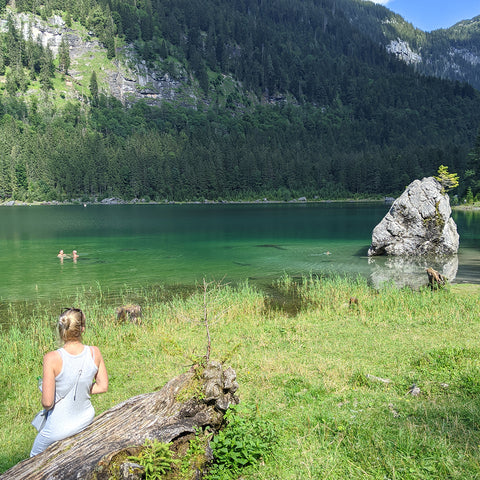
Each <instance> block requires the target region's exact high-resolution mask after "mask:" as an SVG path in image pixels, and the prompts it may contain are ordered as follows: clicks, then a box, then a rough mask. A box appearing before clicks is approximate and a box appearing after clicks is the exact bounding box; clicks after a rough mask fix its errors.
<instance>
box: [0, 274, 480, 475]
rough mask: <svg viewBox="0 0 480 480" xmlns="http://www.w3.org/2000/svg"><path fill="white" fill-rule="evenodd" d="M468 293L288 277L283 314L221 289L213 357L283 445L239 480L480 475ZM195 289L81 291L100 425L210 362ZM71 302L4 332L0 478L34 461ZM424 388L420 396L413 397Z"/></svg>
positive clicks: (213, 318) (215, 292)
mask: <svg viewBox="0 0 480 480" xmlns="http://www.w3.org/2000/svg"><path fill="white" fill-rule="evenodd" d="M466 288H467V289H469V290H468V291H467V292H466V293H465V292H463V289H464V287H460V286H453V287H449V288H447V289H445V290H442V291H437V292H432V291H430V290H423V291H419V292H414V291H411V290H408V289H402V290H396V289H393V288H385V289H383V290H381V291H376V290H373V289H371V288H370V287H369V286H368V285H367V284H366V282H365V281H364V280H361V279H344V278H339V277H336V278H330V279H321V278H314V277H311V278H304V279H292V278H289V277H285V278H282V279H280V280H279V281H278V283H276V284H275V285H273V286H272V292H274V295H273V293H272V297H273V296H274V297H275V300H274V301H272V299H271V298H267V294H265V293H262V292H260V291H258V290H256V289H255V288H253V287H251V286H250V285H248V284H245V285H242V286H240V287H237V288H233V287H230V286H225V287H222V288H213V289H212V290H211V292H210V294H209V307H208V314H209V327H210V333H211V338H212V353H211V358H214V359H218V360H222V361H225V363H226V364H228V365H231V366H232V367H233V368H234V369H235V371H236V372H237V380H238V382H239V384H240V389H239V392H238V393H239V396H240V399H241V402H242V403H244V404H246V405H253V406H255V407H256V410H257V412H258V415H259V416H260V418H262V419H263V420H265V421H268V422H270V423H271V424H272V425H273V426H274V427H275V431H276V432H277V435H278V438H277V441H276V443H275V448H274V452H273V456H271V457H268V458H266V459H265V461H264V462H261V463H259V464H257V465H256V466H253V467H249V468H248V469H247V470H246V472H244V473H243V474H242V478H243V479H245V480H246V479H265V480H267V479H268V480H273V479H278V480H280V479H281V480H288V479H292V480H293V479H346V478H349V479H350V478H353V479H392V480H393V479H402V480H404V479H412V480H413V479H446V478H449V479H475V478H480V464H479V463H480V454H479V446H480V321H479V312H480V297H479V290H478V289H474V288H471V287H466ZM200 290H201V289H199V290H198V292H196V293H195V292H194V293H190V294H188V295H183V296H180V295H178V296H173V297H171V296H170V297H168V295H166V292H165V291H162V290H161V289H160V290H159V291H132V290H125V291H124V292H123V294H122V295H121V296H120V298H117V299H116V300H115V301H113V302H112V300H111V298H110V297H109V295H108V294H107V293H106V292H104V291H102V289H101V288H99V289H98V291H96V292H89V291H83V292H79V293H78V294H77V297H76V301H75V302H74V303H75V305H76V306H79V307H81V308H83V309H84V311H85V313H86V315H87V332H86V338H85V341H86V343H90V344H95V345H98V346H99V347H100V349H101V350H102V353H103V355H104V357H105V360H106V363H107V368H108V371H109V376H110V388H109V392H108V393H106V394H104V395H100V396H96V397H94V399H93V401H94V405H95V408H96V411H97V414H98V413H100V412H102V411H104V410H106V409H108V408H110V407H111V406H113V405H116V404H117V403H119V402H121V401H123V400H125V399H127V398H129V397H132V396H134V395H137V394H139V393H144V392H149V391H153V390H155V389H157V388H159V387H161V386H162V385H163V384H165V382H167V381H168V380H169V379H171V378H172V377H174V376H176V375H178V374H180V373H182V372H184V371H185V370H186V369H188V368H189V365H190V364H192V363H193V361H194V360H193V359H195V358H196V357H198V356H201V355H204V354H205V351H206V333H205V327H204V325H203V324H202V318H203V306H202V301H203V298H202V293H201V291H200ZM350 297H356V298H357V299H358V306H357V305H352V306H350V305H349V299H350ZM67 301H68V302H71V300H65V299H59V300H58V301H57V302H56V303H55V304H49V305H33V306H32V305H29V306H25V305H11V306H7V307H4V308H2V310H1V311H2V312H3V313H4V314H5V315H6V316H7V317H8V321H9V323H10V325H12V326H11V327H10V328H4V329H3V331H2V332H1V334H0V349H1V351H2V363H1V367H0V368H1V370H0V371H1V374H0V415H1V418H2V420H3V421H2V426H1V427H0V445H2V447H3V448H1V452H0V472H3V471H5V470H6V469H7V468H9V467H10V466H12V465H13V464H15V463H16V462H18V461H20V460H22V459H23V458H26V457H27V456H28V453H29V450H30V448H31V445H32V442H33V439H34V436H35V431H34V429H33V427H31V426H30V423H29V422H30V420H31V419H32V418H33V416H34V414H35V413H36V412H37V411H38V410H39V408H40V403H39V392H38V390H37V386H36V385H37V382H36V377H37V376H38V375H40V374H41V361H42V356H43V354H44V353H45V352H46V351H48V350H50V349H53V348H56V347H57V342H56V337H55V333H54V325H55V322H56V315H57V314H58V313H59V311H60V310H61V308H62V307H64V306H65V305H64V304H63V303H65V302H67ZM132 301H135V302H138V303H140V304H141V305H142V307H143V323H142V325H132V324H123V325H117V324H116V322H115V314H114V307H115V306H117V305H119V304H121V303H130V302H132ZM69 304H70V303H69ZM292 304H295V308H290V307H291V305H292ZM378 379H384V380H388V381H381V380H378ZM414 383H415V384H416V385H417V386H418V387H419V388H420V391H421V393H420V395H419V396H412V395H410V394H409V393H408V392H409V389H410V387H411V386H412V384H414Z"/></svg>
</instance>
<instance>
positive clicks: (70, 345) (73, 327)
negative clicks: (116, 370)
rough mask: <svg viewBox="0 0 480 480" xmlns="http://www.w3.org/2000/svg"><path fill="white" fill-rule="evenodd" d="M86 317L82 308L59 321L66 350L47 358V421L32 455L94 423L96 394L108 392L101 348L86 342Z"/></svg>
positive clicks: (44, 395)
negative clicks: (83, 338)
mask: <svg viewBox="0 0 480 480" xmlns="http://www.w3.org/2000/svg"><path fill="white" fill-rule="evenodd" d="M84 331H85V315H84V313H83V312H82V311H81V310H80V309H78V308H69V309H67V310H65V311H64V312H63V313H62V314H61V315H60V318H59V321H58V333H59V335H60V338H61V340H62V341H63V342H64V345H63V347H62V348H60V349H58V350H55V351H52V352H49V353H47V354H46V355H45V356H44V357H43V379H42V387H41V390H42V405H43V408H44V409H45V410H47V411H48V416H47V421H46V423H45V425H44V427H43V428H42V429H41V430H40V431H39V433H38V435H37V437H36V438H35V441H34V443H33V447H32V451H31V452H30V456H31V457H33V456H34V455H37V454H38V453H40V452H43V450H45V449H46V448H47V447H48V446H50V445H51V444H52V443H54V442H56V441H57V440H62V439H64V438H67V437H69V436H71V435H75V434H76V433H78V432H80V431H81V430H83V429H84V428H85V427H87V426H88V425H89V424H90V423H91V422H92V420H93V418H94V416H95V410H94V408H93V405H92V403H91V401H90V395H91V394H93V393H103V392H106V391H107V389H108V375H107V369H106V367H105V363H104V361H103V358H102V354H101V353H100V350H99V349H98V347H89V346H86V345H84V344H83V343H82V334H83V332H84Z"/></svg>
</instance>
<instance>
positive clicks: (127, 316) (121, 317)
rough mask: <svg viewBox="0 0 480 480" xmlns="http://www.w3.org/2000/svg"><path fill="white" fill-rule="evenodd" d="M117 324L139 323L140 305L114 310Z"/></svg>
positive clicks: (140, 315) (125, 306)
mask: <svg viewBox="0 0 480 480" xmlns="http://www.w3.org/2000/svg"><path fill="white" fill-rule="evenodd" d="M115 313H116V314H117V322H119V323H123V322H125V321H127V320H128V321H129V322H132V323H136V324H138V323H141V321H142V320H141V317H142V307H141V306H140V305H123V306H122V307H118V308H117V309H116V310H115Z"/></svg>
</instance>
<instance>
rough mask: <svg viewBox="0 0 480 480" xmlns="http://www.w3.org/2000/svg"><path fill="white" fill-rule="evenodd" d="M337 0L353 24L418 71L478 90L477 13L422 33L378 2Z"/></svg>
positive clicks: (479, 48) (479, 32)
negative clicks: (473, 16)
mask: <svg viewBox="0 0 480 480" xmlns="http://www.w3.org/2000/svg"><path fill="white" fill-rule="evenodd" d="M337 2H338V5H339V7H340V8H341V9H342V11H343V12H344V14H345V16H346V17H347V18H348V19H349V21H350V23H351V24H352V26H353V25H354V26H355V27H357V28H358V29H359V30H360V31H361V32H362V33H364V34H365V35H366V36H368V37H369V38H370V39H372V40H373V41H374V42H376V43H378V44H380V45H383V46H384V47H385V48H386V49H387V51H389V52H391V53H392V54H394V55H396V56H397V58H399V59H400V60H402V61H404V62H406V63H408V64H410V65H412V66H414V68H415V70H416V71H417V72H419V73H423V74H425V75H432V76H436V77H439V78H445V79H449V80H454V81H457V80H458V81H461V82H467V83H469V84H471V85H472V86H474V87H475V88H476V89H477V90H480V15H479V16H477V17H475V18H472V19H465V20H463V21H461V22H458V23H457V24H455V25H453V26H452V27H450V28H447V29H439V30H434V31H432V32H424V31H422V30H420V29H417V28H415V27H414V26H413V25H412V24H411V23H408V22H406V21H405V20H404V19H403V18H402V17H401V16H400V15H397V14H395V13H393V12H392V11H390V10H389V9H387V8H385V7H383V6H381V5H376V4H374V3H372V2H368V1H365V0H337ZM479 13H480V4H479Z"/></svg>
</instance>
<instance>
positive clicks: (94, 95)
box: [89, 70, 98, 105]
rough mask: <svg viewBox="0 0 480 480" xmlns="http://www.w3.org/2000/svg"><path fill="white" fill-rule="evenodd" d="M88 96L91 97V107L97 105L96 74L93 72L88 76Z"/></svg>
mask: <svg viewBox="0 0 480 480" xmlns="http://www.w3.org/2000/svg"><path fill="white" fill-rule="evenodd" d="M89 88H90V94H91V95H92V103H93V105H97V103H98V83H97V74H96V73H95V70H94V71H93V72H92V75H91V76H90V85H89Z"/></svg>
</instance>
